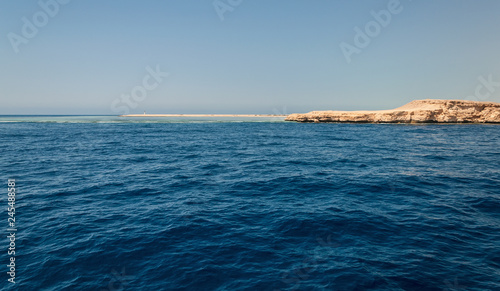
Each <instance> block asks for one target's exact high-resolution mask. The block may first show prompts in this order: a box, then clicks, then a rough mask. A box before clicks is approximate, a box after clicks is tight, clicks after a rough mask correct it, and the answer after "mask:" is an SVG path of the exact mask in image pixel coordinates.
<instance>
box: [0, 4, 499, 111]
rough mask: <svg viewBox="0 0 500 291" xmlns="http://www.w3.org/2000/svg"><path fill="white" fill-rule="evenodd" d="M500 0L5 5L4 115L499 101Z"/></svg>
mask: <svg viewBox="0 0 500 291" xmlns="http://www.w3.org/2000/svg"><path fill="white" fill-rule="evenodd" d="M499 11H500V1H498V0H483V1H474V0H467V1H465V0H441V1H431V0H428V1H424V0H413V1H411V0H400V1H398V0H371V1H346V0H342V1H340V0H337V1H335V0H317V1H310V0H301V1H299V0H281V1H277V0H215V1H213V0H176V1H174V0H166V1H160V0H155V1H153V0H143V1H129V0H123V1H110V0H85V1H83V0H72V1H69V0H40V1H28V0H25V1H14V0H0V68H1V69H0V102H1V104H0V114H2V115H6V114H94V115H116V114H127V113H143V112H144V111H146V112H147V113H242V114H244V113H258V114H290V113H294V112H308V111H311V110H362V109H367V110H376V109H391V108H396V107H399V106H401V105H404V104H406V103H407V102H410V101H412V100H415V99H463V100H475V101H494V102H500V55H499V52H500V37H499V31H500V17H498V12H499Z"/></svg>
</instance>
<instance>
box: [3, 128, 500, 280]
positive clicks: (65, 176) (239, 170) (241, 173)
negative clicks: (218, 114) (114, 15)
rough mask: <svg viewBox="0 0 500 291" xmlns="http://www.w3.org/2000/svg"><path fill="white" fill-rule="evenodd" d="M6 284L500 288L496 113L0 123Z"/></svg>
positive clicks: (498, 130) (499, 147)
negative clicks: (368, 119)
mask: <svg viewBox="0 0 500 291" xmlns="http://www.w3.org/2000/svg"><path fill="white" fill-rule="evenodd" d="M0 152H1V153H2V155H1V156H0V169H1V177H2V181H1V183H4V187H3V189H4V190H3V193H2V194H1V200H0V202H1V203H2V205H4V206H5V207H3V206H2V207H0V209H3V210H2V211H1V212H0V215H1V216H2V218H1V219H2V221H5V224H4V225H5V227H4V230H3V231H2V233H4V234H5V233H6V229H7V226H6V220H7V211H6V207H7V206H6V205H7V199H6V198H7V179H8V178H15V179H16V186H17V191H18V193H17V199H18V200H17V203H18V204H17V206H18V210H17V213H16V217H17V218H16V219H17V220H16V221H17V227H18V233H17V241H16V242H17V244H16V248H17V253H16V254H17V256H16V263H17V265H16V266H17V273H16V281H17V283H16V284H15V285H13V284H11V283H9V282H7V278H8V275H7V274H6V272H7V267H6V266H5V265H6V264H7V263H8V256H7V253H6V250H7V244H8V242H7V239H6V238H5V237H4V239H3V240H2V241H3V243H2V245H3V247H2V248H3V249H4V250H1V253H2V256H1V259H2V265H4V267H3V271H2V272H1V273H2V274H3V275H1V276H2V283H1V284H2V285H1V286H3V289H5V290H500V283H499V278H500V126H497V125H490V126H488V125H384V124H378V125H372V124H365V125H363V124H297V123H272V122H264V123H262V122H261V123H256V122H243V123H204V122H201V123H147V122H146V123H103V124H100V123H69V124H61V123H37V122H34V123H31V122H28V123H0Z"/></svg>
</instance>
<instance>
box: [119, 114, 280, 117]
mask: <svg viewBox="0 0 500 291" xmlns="http://www.w3.org/2000/svg"><path fill="white" fill-rule="evenodd" d="M120 117H287V115H273V114H126V115H120Z"/></svg>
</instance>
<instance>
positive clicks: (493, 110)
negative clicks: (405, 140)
mask: <svg viewBox="0 0 500 291" xmlns="http://www.w3.org/2000/svg"><path fill="white" fill-rule="evenodd" d="M285 120H287V121H297V122H360V123H500V103H496V102H478V101H465V100H433V99H426V100H415V101H412V102H410V103H408V104H406V105H404V106H401V107H399V108H396V109H393V110H377V111H311V112H309V113H305V114H298V113H295V114H290V115H288V116H287V118H286V119H285Z"/></svg>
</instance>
